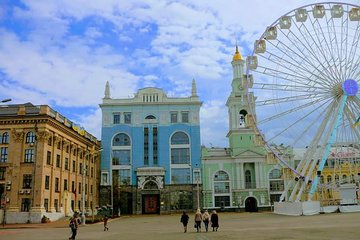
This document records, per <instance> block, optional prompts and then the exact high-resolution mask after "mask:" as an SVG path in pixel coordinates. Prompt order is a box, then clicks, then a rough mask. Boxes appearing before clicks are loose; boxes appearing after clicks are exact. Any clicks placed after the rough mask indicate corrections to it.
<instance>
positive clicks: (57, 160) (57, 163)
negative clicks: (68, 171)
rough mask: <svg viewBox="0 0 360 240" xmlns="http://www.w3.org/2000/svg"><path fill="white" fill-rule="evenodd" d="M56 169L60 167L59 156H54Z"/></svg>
mask: <svg viewBox="0 0 360 240" xmlns="http://www.w3.org/2000/svg"><path fill="white" fill-rule="evenodd" d="M56 167H58V168H59V167H61V159H60V155H59V154H56Z"/></svg>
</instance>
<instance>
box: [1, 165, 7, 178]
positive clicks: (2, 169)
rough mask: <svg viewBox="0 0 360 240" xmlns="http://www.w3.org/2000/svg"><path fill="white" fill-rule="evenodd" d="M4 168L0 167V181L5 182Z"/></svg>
mask: <svg viewBox="0 0 360 240" xmlns="http://www.w3.org/2000/svg"><path fill="white" fill-rule="evenodd" d="M5 173H6V168H5V167H0V180H5Z"/></svg>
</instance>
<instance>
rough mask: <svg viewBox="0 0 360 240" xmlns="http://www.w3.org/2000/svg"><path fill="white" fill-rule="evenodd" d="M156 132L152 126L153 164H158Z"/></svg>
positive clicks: (155, 128)
mask: <svg viewBox="0 0 360 240" xmlns="http://www.w3.org/2000/svg"><path fill="white" fill-rule="evenodd" d="M157 137H158V132H157V127H154V128H153V164H154V165H157V164H158V139H157Z"/></svg>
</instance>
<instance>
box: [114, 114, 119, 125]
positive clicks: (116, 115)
mask: <svg viewBox="0 0 360 240" xmlns="http://www.w3.org/2000/svg"><path fill="white" fill-rule="evenodd" d="M113 124H120V113H116V114H114V115H113Z"/></svg>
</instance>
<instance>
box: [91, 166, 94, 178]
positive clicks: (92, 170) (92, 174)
mask: <svg viewBox="0 0 360 240" xmlns="http://www.w3.org/2000/svg"><path fill="white" fill-rule="evenodd" d="M91 177H94V168H93V167H91Z"/></svg>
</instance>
